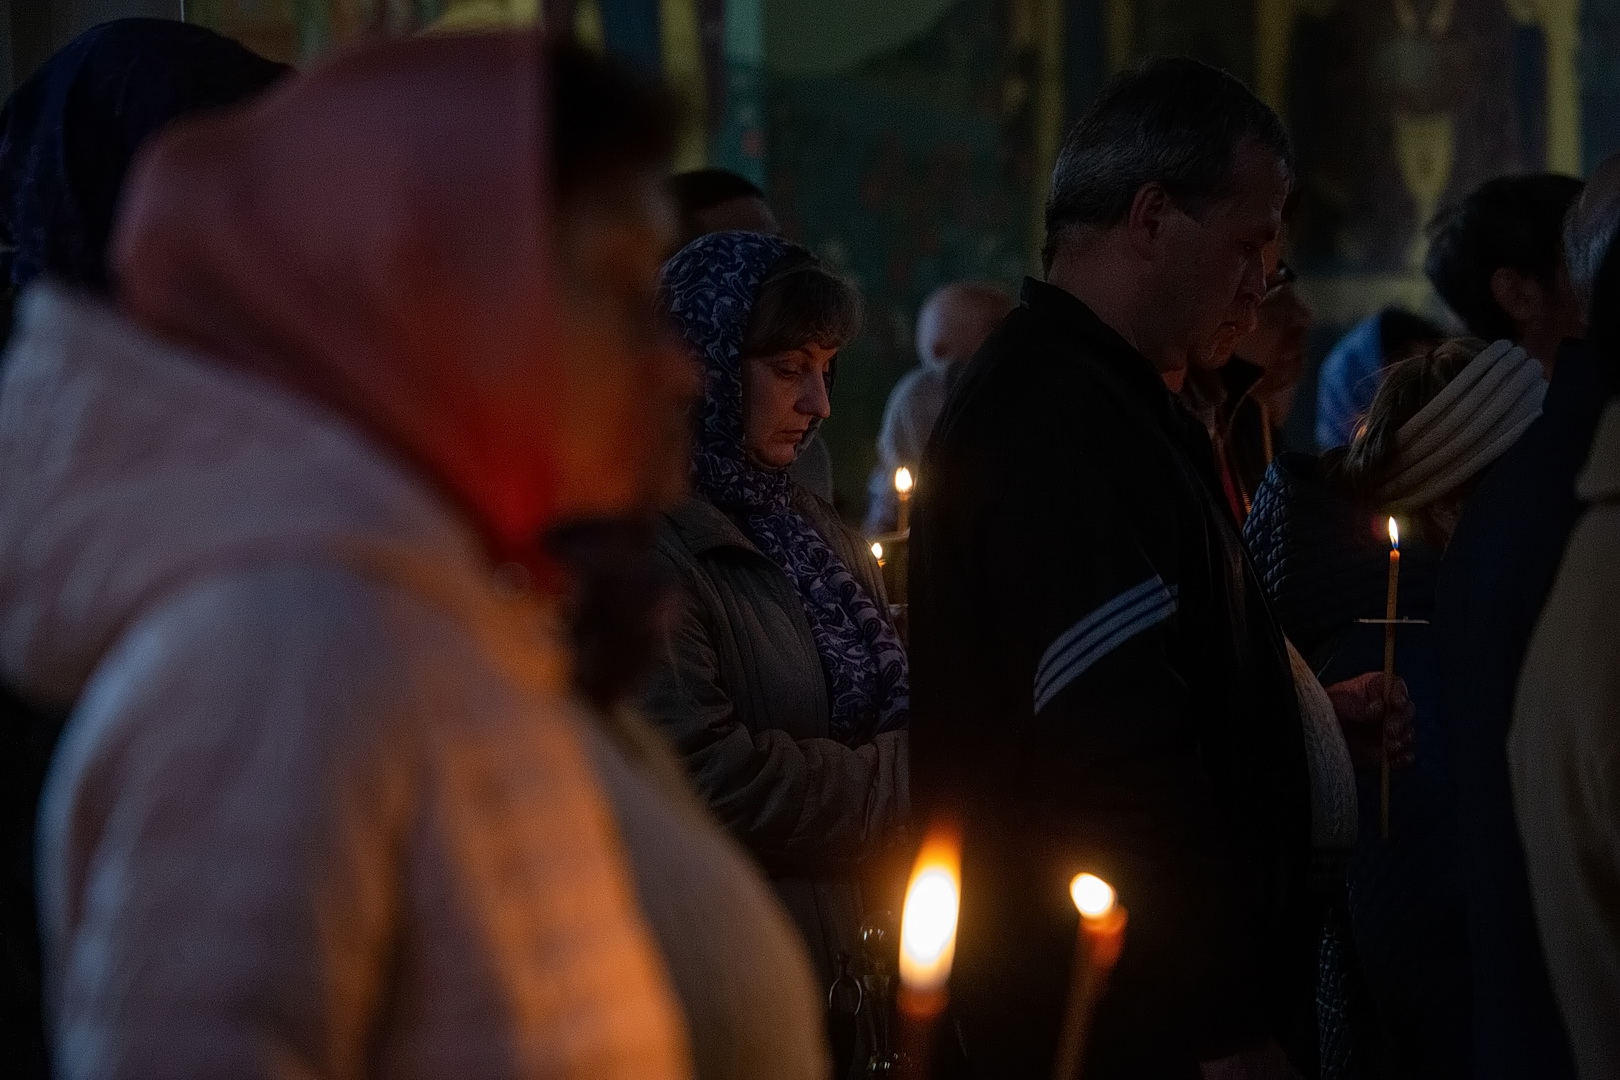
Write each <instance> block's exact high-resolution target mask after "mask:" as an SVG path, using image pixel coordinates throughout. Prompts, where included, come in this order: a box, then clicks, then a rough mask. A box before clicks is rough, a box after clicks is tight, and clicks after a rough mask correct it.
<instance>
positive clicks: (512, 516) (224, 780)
mask: <svg viewBox="0 0 1620 1080" xmlns="http://www.w3.org/2000/svg"><path fill="white" fill-rule="evenodd" d="M548 55H549V57H550V59H551V61H552V66H551V67H550V68H546V67H543V66H542V64H541V63H540V56H541V49H540V47H539V46H538V44H537V42H536V40H535V38H533V37H532V36H523V35H513V36H487V37H484V36H479V37H465V38H442V39H434V40H418V41H413V42H407V43H402V44H397V45H391V46H386V47H382V48H377V49H373V50H369V51H364V52H359V53H355V54H351V55H349V56H347V57H344V58H342V59H339V60H338V61H336V62H335V63H332V64H330V65H328V66H326V67H324V68H322V69H319V70H317V71H316V72H314V73H313V74H311V75H308V76H305V77H302V78H300V79H297V80H294V81H293V82H292V83H291V84H289V85H287V86H284V87H283V88H282V89H280V90H278V91H276V92H273V93H272V94H270V95H268V96H267V97H266V98H264V99H263V100H262V101H261V102H260V103H258V104H256V105H254V106H252V107H250V108H247V109H244V110H240V111H237V112H233V113H226V114H220V115H218V116H215V117H212V118H208V119H204V120H201V121H198V122H195V123H192V124H190V125H189V126H183V127H181V128H178V129H176V130H174V131H173V132H172V133H170V134H169V135H167V136H164V137H163V138H161V139H159V140H158V143H157V144H156V146H155V147H154V149H153V150H152V151H151V152H150V153H149V154H148V155H147V157H146V158H145V160H144V161H143V162H142V163H140V164H139V165H138V166H137V167H136V169H135V171H134V173H133V175H132V178H131V181H130V187H129V189H128V190H127V192H126V195H125V200H124V210H123V213H122V217H121V221H120V225H119V228H118V230H117V234H116V237H115V241H116V242H115V260H114V262H115V269H116V277H117V284H118V292H119V298H120V306H121V308H122V311H121V312H120V311H114V310H112V309H110V308H107V307H104V306H101V305H100V304H98V303H96V302H93V301H91V300H89V299H87V298H85V297H82V296H78V295H75V294H71V293H68V292H65V291H61V290H58V289H54V288H51V287H48V286H47V287H44V288H42V289H39V290H36V291H35V292H33V293H31V294H30V295H29V296H27V297H25V298H24V303H23V312H22V318H21V323H20V326H19V331H18V335H17V337H16V339H15V340H14V343H13V348H12V355H11V357H10V358H9V360H8V364H7V370H6V374H5V381H4V385H3V388H0V665H3V675H4V677H5V679H6V680H7V681H8V682H10V683H12V684H14V685H16V686H18V687H20V688H21V689H22V690H23V691H25V692H26V693H27V694H29V695H30V696H32V697H34V698H36V699H38V700H39V701H41V702H43V703H47V704H58V705H66V704H69V703H72V704H74V712H73V716H72V719H71V720H70V722H69V725H68V728H67V731H66V733H65V735H64V738H63V743H62V746H61V748H60V750H59V752H58V757H57V760H56V762H55V765H54V767H53V773H52V776H51V779H50V782H49V785H48V789H47V792H46V796H45V800H44V803H43V806H42V810H41V826H40V836H41V849H40V851H41V858H40V876H41V883H40V892H41V899H42V904H41V910H42V920H43V923H44V926H43V930H44V938H45V943H46V954H47V961H48V978H49V982H50V985H49V987H48V991H49V996H48V1002H49V1008H50V1014H51V1020H52V1027H53V1037H54V1046H55V1049H56V1053H57V1062H56V1065H57V1072H58V1074H59V1075H62V1076H65V1077H89V1076H96V1077H123V1076H165V1077H189V1076H195V1077H223V1076H230V1077H360V1076H377V1077H415V1076H423V1077H427V1076H455V1077H458V1078H459V1077H474V1078H482V1077H541V1076H544V1077H593V1078H594V1077H626V1078H628V1077H653V1078H660V1077H671V1078H675V1077H684V1076H687V1075H689V1074H690V1073H691V1072H692V1062H693V1061H695V1062H696V1064H697V1071H698V1072H699V1073H700V1074H701V1075H726V1073H725V1072H724V1071H723V1070H721V1069H719V1068H716V1067H715V1066H714V1065H713V1063H714V1062H718V1061H730V1062H733V1063H735V1064H734V1065H733V1068H734V1069H749V1070H751V1072H748V1073H744V1072H737V1073H736V1075H786V1076H794V1077H801V1076H802V1077H806V1078H808V1077H811V1076H815V1075H817V1074H818V1072H819V1071H820V1070H821V1068H822V1062H821V1060H820V1057H819V1050H818V1049H817V1047H816V1041H817V1036H818V1032H817V1030H816V1027H817V1009H816V1002H815V1000H814V997H813V994H812V991H811V990H810V985H811V984H810V981H809V976H808V973H807V970H806V962H805V959H804V956H803V952H802V948H800V947H799V946H798V945H797V944H796V943H795V942H794V941H793V939H792V936H791V930H790V929H789V928H788V926H787V925H786V923H785V920H784V918H783V916H782V915H781V913H780V912H779V911H778V910H777V909H776V908H775V907H774V906H773V905H772V903H771V901H770V900H769V898H768V896H767V894H766V891H765V887H764V886H763V884H762V883H761V882H760V881H759V880H758V878H757V876H756V875H755V874H754V873H753V871H751V870H750V869H749V868H748V866H747V863H746V860H745V859H744V857H743V856H741V855H740V854H739V853H738V852H737V851H736V850H735V849H734V847H732V846H731V843H730V841H728V840H727V839H725V838H724V837H723V836H722V835H721V834H720V833H719V832H718V830H717V829H716V828H715V827H714V826H713V825H712V824H711V823H710V822H709V821H708V820H707V818H706V817H704V816H703V814H702V813H701V811H699V810H698V809H697V808H696V806H695V804H694V803H693V802H692V801H691V799H690V798H689V797H688V796H687V795H686V794H685V792H684V791H682V790H681V788H680V787H679V785H678V783H676V782H674V781H673V780H672V779H671V777H673V776H674V775H675V773H676V770H675V769H674V768H673V767H670V766H668V764H667V761H666V760H665V759H663V758H661V757H660V753H661V751H660V750H659V749H658V748H657V747H656V746H653V745H651V744H650V743H648V742H647V741H644V740H639V739H638V738H637V735H636V731H635V729H633V728H630V727H626V726H624V725H622V724H621V725H619V726H616V727H614V728H612V729H609V728H607V727H606V726H604V725H599V724H598V723H596V722H595V721H594V720H592V719H591V717H590V715H589V714H588V713H587V712H586V711H585V710H584V709H583V708H582V707H581V706H579V705H577V704H575V703H574V701H573V700H572V699H571V693H570V689H569V686H570V655H569V650H568V648H567V645H566V643H565V641H564V640H563V636H562V634H561V633H560V632H559V630H558V629H557V627H558V625H559V621H558V619H557V617H556V616H555V615H554V614H553V611H554V608H555V605H554V603H553V600H552V599H551V598H552V596H553V595H554V594H555V592H556V590H557V588H558V586H559V584H560V581H561V577H560V573H559V571H558V570H557V569H556V567H554V566H553V565H552V564H551V563H550V562H549V561H548V560H547V558H546V557H545V556H544V555H542V554H541V552H542V545H541V542H540V541H541V537H542V536H543V535H544V534H546V533H548V532H549V531H551V530H552V529H553V528H554V527H555V526H557V525H559V524H560V523H563V522H566V521H570V520H575V519H580V518H593V517H604V516H614V515H622V514H627V513H645V512H648V511H650V510H652V509H655V508H657V507H658V506H660V505H662V504H664V503H665V502H667V501H668V500H669V499H670V498H671V497H673V495H674V494H675V493H677V492H678V491H679V488H680V483H681V472H682V468H683V464H684V462H683V455H682V453H681V448H682V439H683V438H684V437H685V436H684V428H683V424H682V417H683V416H684V414H685V409H684V406H685V404H686V403H687V402H688V401H689V399H690V396H691V394H692V393H693V390H694V379H693V375H692V372H691V371H690V370H689V369H688V368H687V366H686V364H685V362H684V361H683V360H682V359H681V358H680V356H679V354H678V353H677V352H676V351H675V350H673V349H672V348H671V347H670V346H669V343H668V342H667V341H666V339H665V336H664V333H663V331H662V329H661V327H660V326H659V324H658V323H657V321H656V319H655V318H654V316H653V314H652V312H653V288H654V278H655V274H656V269H657V262H658V257H659V255H660V253H661V251H662V250H663V247H664V245H665V244H666V243H667V241H668V237H669V233H670V230H671V222H670V215H669V212H668V209H667V207H665V206H664V205H663V203H662V195H661V186H660V183H659V180H660V178H659V175H658V169H657V165H658V160H657V159H658V157H659V155H660V154H661V153H662V152H665V151H667V140H668V136H667V135H665V136H663V137H662V138H660V139H652V138H651V137H644V138H640V139H639V141H638V139H637V138H635V137H630V138H618V139H613V138H612V137H611V135H612V133H613V132H614V131H615V130H617V131H618V133H619V135H621V136H624V135H627V134H628V135H629V136H635V135H636V134H637V131H636V130H633V129H635V127H636V123H638V122H639V123H640V131H641V134H643V135H645V134H646V132H647V131H650V130H652V129H656V128H658V127H660V126H661V125H662V124H663V122H664V120H665V119H667V118H664V117H662V116H658V115H654V114H656V113H657V112H658V108H657V107H654V106H651V105H649V102H650V101H651V100H652V99H650V98H649V99H646V100H643V101H641V102H640V103H639V106H638V104H637V102H635V101H634V100H632V98H633V97H634V95H630V97H626V98H623V99H622V100H620V101H619V102H617V103H616V104H617V105H619V106H623V108H621V109H620V111H619V113H618V114H617V115H616V114H615V112H614V107H615V103H614V102H611V101H608V102H604V101H603V100H601V99H599V98H598V99H596V100H592V101H590V102H589V103H588V105H582V104H581V102H580V101H579V100H578V99H579V96H580V88H579V86H577V85H574V86H572V87H570V86H569V84H568V82H567V79H565V78H564V77H563V76H564V75H565V74H566V73H568V72H572V77H574V78H575V79H576V81H577V79H578V78H580V77H582V75H583V76H585V77H587V78H586V81H587V82H589V81H590V80H589V78H588V77H589V76H590V74H591V71H592V70H593V69H591V67H590V63H589V62H587V61H585V60H583V59H582V58H581V57H579V56H578V55H576V54H571V53H566V52H559V51H558V50H549V51H548ZM542 72H544V73H546V75H547V76H548V77H547V78H542ZM597 75H598V76H600V72H599V71H598V72H597ZM596 85H597V88H598V89H601V88H603V87H605V88H607V89H609V90H611V89H613V86H614V83H613V80H612V79H611V78H608V79H606V80H603V79H602V78H600V77H598V78H597V83H596ZM548 86H549V87H550V88H551V89H552V90H553V91H554V92H555V94H554V97H555V100H554V101H553V102H552V107H551V108H550V109H549V110H547V109H543V108H542V104H543V101H544V99H545V97H546V92H545V91H546V87H548ZM619 89H620V91H621V92H623V87H622V86H621V87H620V88H619ZM638 107H639V108H640V110H641V115H640V120H639V121H636V120H635V119H634V114H635V113H636V109H637V108H638ZM592 110H594V112H595V115H596V117H597V120H596V126H597V128H599V129H603V130H605V131H607V132H608V133H609V136H610V137H609V138H608V140H607V141H605V142H604V141H602V140H601V139H600V138H596V137H595V135H593V134H591V130H590V126H589V125H585V126H583V127H582V125H581V124H580V123H579V122H578V118H579V116H580V115H582V114H584V113H586V112H590V111H592ZM547 116H549V117H550V118H551V119H552V121H553V123H552V124H551V125H549V126H550V127H551V128H552V130H551V132H550V134H549V136H548V135H547V134H546V133H545V132H543V130H542V129H543V128H545V127H547V126H548V125H546V124H544V123H542V118H543V117H547ZM626 117H631V119H630V120H626ZM616 124H617V125H618V127H617V129H616V128H615V125H616ZM626 124H629V127H628V128H627V127H626V126H625V125H626ZM665 126H667V125H665ZM597 134H600V132H599V131H598V132H597ZM548 139H549V140H550V141H551V142H552V143H553V145H554V152H547V151H546V150H545V147H546V145H547V140H548ZM548 157H551V158H553V159H554V160H555V162H556V166H557V167H556V169H555V170H548V169H546V168H544V162H545V161H546V160H547V158H548ZM554 205H561V206H562V207H563V209H564V212H563V213H562V214H560V215H558V216H556V217H555V220H553V215H552V214H551V213H550V209H549V208H550V207H552V206H554ZM554 267H555V269H554ZM699 912H701V913H703V914H705V915H707V916H709V919H708V921H704V920H702V919H699V918H698V916H697V913H699ZM694 923H696V924H698V925H694ZM677 927H680V928H683V929H685V930H686V931H687V933H686V934H685V936H682V935H681V934H678V933H676V928H677ZM733 937H735V938H737V939H738V940H732V938H733ZM717 958H723V959H717ZM698 986H705V987H707V988H708V993H707V994H706V995H704V994H699V993H698V992H696V990H695V989H694V988H695V987H698ZM762 996H763V997H768V998H769V999H770V1000H769V1001H768V1002H765V1003H764V1008H765V1013H764V1014H763V1015H761V1014H760V1013H758V1010H759V1009H760V1008H761V1005H762V1003H761V1002H760V1001H759V1000H757V999H758V998H760V997H762ZM745 1010H753V1012H749V1011H745ZM683 1012H684V1014H685V1015H684V1017H683ZM683 1019H685V1020H686V1021H687V1023H686V1024H683V1023H682V1021H683Z"/></svg>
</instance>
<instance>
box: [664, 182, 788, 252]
mask: <svg viewBox="0 0 1620 1080" xmlns="http://www.w3.org/2000/svg"><path fill="white" fill-rule="evenodd" d="M669 190H670V193H671V194H672V195H674V197H675V207H676V209H677V211H678V212H679V213H680V246H681V247H685V246H686V245H687V244H690V243H691V242H692V241H693V240H696V239H697V238H698V237H700V236H707V235H708V234H709V233H716V232H731V231H740V232H757V233H766V234H767V235H770V236H775V235H777V234H778V233H780V232H781V231H782V229H781V226H780V225H778V224H777V223H776V215H775V214H774V213H772V212H771V207H770V204H769V203H767V202H766V201H765V193H764V192H763V191H761V190H760V189H759V186H758V185H756V184H755V183H754V182H753V181H751V180H748V179H745V178H744V177H741V176H738V175H737V174H736V173H734V172H729V171H727V170H725V169H694V170H692V171H690V172H683V173H676V174H675V175H674V176H672V177H670V179H669Z"/></svg>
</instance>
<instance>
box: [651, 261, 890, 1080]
mask: <svg viewBox="0 0 1620 1080" xmlns="http://www.w3.org/2000/svg"><path fill="white" fill-rule="evenodd" d="M663 289H664V295H665V298H666V301H667V303H668V305H669V310H670V312H671V315H672V316H673V318H674V322H675V325H676V327H677V329H678V330H679V332H680V335H681V337H682V340H683V341H684V342H685V344H686V346H687V347H688V348H689V349H690V350H691V351H692V352H693V353H694V354H695V355H696V356H698V357H699V358H700V359H701V361H702V364H703V368H704V371H705V373H706V378H705V391H704V397H703V401H702V404H701V405H700V407H699V426H698V439H697V450H696V454H695V457H694V463H693V470H692V475H693V482H694V484H693V486H694V488H695V491H694V493H693V495H692V496H691V497H690V498H688V499H687V500H686V501H685V502H684V503H683V504H682V505H681V506H679V507H677V508H676V509H675V510H673V511H671V512H669V513H668V514H667V515H666V516H665V518H664V521H663V523H662V526H661V528H660V530H659V536H658V551H659V554H660V556H661V557H662V559H663V561H664V562H665V563H666V564H667V567H668V569H669V570H670V572H671V573H672V575H673V577H674V580H675V582H676V584H677V585H678V587H679V591H680V594H681V605H680V611H679V615H678V618H677V620H676V622H675V625H674V627H673V630H672V632H671V636H670V638H669V642H668V646H667V649H666V651H665V654H664V657H663V662H662V663H661V664H660V665H659V666H658V668H657V669H656V670H655V672H654V674H653V677H652V680H651V685H650V687H649V690H648V694H647V698H646V709H647V712H648V714H649V716H650V717H651V718H652V720H653V721H654V723H656V724H657V725H658V726H659V727H660V728H662V729H663V731H664V733H665V734H666V735H667V736H668V737H669V739H670V741H671V743H672V744H673V745H674V747H675V749H676V751H677V752H678V753H679V754H680V755H681V756H682V757H683V758H684V759H685V761H686V766H687V769H688V771H689V773H690V774H691V777H692V779H693V781H694V782H695V783H696V785H697V788H698V791H699V793H700V794H701V795H702V796H703V798H704V799H705V801H706V802H707V803H708V805H709V807H710V809H711V810H713V812H714V814H715V815H716V816H717V817H718V818H719V819H720V820H721V821H722V822H723V823H724V824H725V825H726V826H727V827H729V828H730V829H731V831H732V833H733V834H734V835H736V836H737V837H738V838H739V839H740V840H741V841H742V842H743V844H744V845H746V846H747V848H748V849H749V851H751V852H752V853H753V854H754V857H755V858H756V859H757V860H758V861H759V864H760V865H761V866H762V867H763V868H764V869H765V871H766V872H767V873H768V874H769V875H770V877H771V881H772V884H774V885H775V887H776V891H777V894H778V895H779V896H780V897H781V898H782V900H783V902H784V903H785V904H786V905H787V908H788V911H789V912H790V913H791V914H792V916H793V919H794V921H795V922H796V923H797V924H798V926H799V929H800V931H801V932H802V933H803V934H804V937H805V940H806V941H807V942H808V943H809V946H810V952H811V956H812V958H813V959H814V961H815V964H816V970H817V974H818V976H819V977H820V986H821V989H822V992H823V995H824V996H826V995H830V999H829V1004H830V1006H831V1009H832V1013H831V1015H830V1016H829V1031H830V1033H831V1036H832V1043H833V1051H834V1071H835V1073H836V1075H839V1076H843V1075H846V1074H847V1075H849V1076H852V1077H853V1076H864V1075H866V1067H867V1057H868V1056H869V1054H870V1052H871V1047H870V1046H869V1045H868V1044H867V1043H866V1041H865V1040H864V1038H858V1037H857V1036H858V1035H859V1034H861V1033H864V1030H865V1027H866V1024H865V1018H864V1017H862V1018H861V1022H860V1023H859V1024H857V1023H856V1018H855V1016H854V1015H853V1012H852V1010H853V1009H854V1008H855V1007H856V1006H857V1005H859V1004H861V1002H860V1001H859V1000H858V996H851V995H847V994H845V993H844V992H843V991H845V990H848V989H850V987H849V984H848V981H847V980H842V981H841V980H840V976H841V975H843V974H846V973H847V974H849V975H858V974H860V973H861V972H860V964H861V943H860V927H861V921H862V918H863V916H864V915H865V914H866V913H867V907H866V905H865V903H864V896H865V895H867V894H866V893H865V891H864V890H863V886H862V877H863V874H864V873H866V872H870V871H873V870H874V869H876V866H877V864H878V861H879V859H880V857H881V855H882V854H883V853H884V852H885V850H886V849H887V848H888V847H889V846H890V845H892V844H893V843H894V842H895V841H896V840H898V839H899V838H900V830H901V829H902V828H903V826H904V825H905V823H906V818H907V813H908V810H909V803H910V799H909V784H908V779H907V770H908V767H909V761H910V758H909V753H908V744H907V735H906V722H907V717H908V715H909V711H910V689H909V681H908V676H907V664H906V656H905V652H904V650H903V649H902V647H901V644H900V640H899V637H898V636H897V634H896V633H895V629H894V627H893V625H892V624H891V622H890V620H889V613H888V604H887V599H886V597H885V596H884V592H883V584H882V580H881V578H880V576H879V574H878V566H877V562H876V560H874V559H873V558H872V556H871V554H870V552H868V550H867V548H866V544H865V543H864V542H863V541H862V539H861V537H860V536H859V534H857V533H856V532H855V531H854V530H853V529H851V528H849V527H848V526H847V525H845V524H844V523H843V522H841V521H840V520H839V519H838V515H837V513H836V512H834V511H833V509H832V507H831V506H829V505H828V504H827V503H826V502H825V501H823V500H821V499H819V498H817V497H816V496H815V495H813V494H811V493H810V492H808V491H806V490H805V489H804V488H802V487H801V486H800V485H799V484H798V483H797V482H796V481H794V480H793V478H792V476H791V475H790V473H789V471H788V470H789V468H790V466H791V465H792V463H793V461H794V458H795V457H796V456H797V454H798V452H799V449H800V447H802V446H803V445H804V441H805V439H806V438H807V437H808V435H809V433H810V432H811V431H812V430H813V429H814V427H815V426H816V425H817V424H819V423H820V422H821V421H822V420H824V419H826V417H827V416H828V415H829V413H830V406H829V404H828V398H827V378H828V374H829V372H830V370H831V366H832V362H833V358H834V356H835V355H836V354H837V352H838V350H839V349H840V348H842V347H843V346H844V345H845V344H847V343H848V342H849V341H850V340H851V339H852V338H854V336H855V335H856V333H857V332H858V331H859V329H860V320H861V301H860V295H859V294H858V293H857V292H856V291H855V290H854V287H853V286H852V285H850V284H849V283H848V282H847V281H845V280H844V279H843V278H841V277H839V276H838V275H836V274H834V273H832V272H831V271H829V270H828V269H827V268H826V267H825V266H823V265H822V264H821V262H820V261H819V260H817V259H816V258H815V257H814V256H813V255H811V254H810V253H809V252H808V251H805V250H804V249H803V248H799V247H795V246H792V245H790V244H787V243H785V242H784V241H781V240H778V239H775V238H774V237H768V236H763V235H761V234H758V233H740V232H730V233H717V234H713V235H710V236H706V237H703V238H701V239H699V240H697V241H694V242H693V243H692V244H689V245H688V246H687V247H685V248H683V249H682V250H681V251H680V253H679V254H677V255H676V256H675V257H674V258H673V259H671V260H670V262H669V264H668V265H667V266H666V267H665V269H664V283H663ZM835 983H839V984H840V985H839V986H838V987H837V988H836V989H837V990H838V991H839V992H837V993H834V990H835ZM870 1007H872V1008H876V1007H878V1006H877V1004H876V1003H872V1004H871V1005H870Z"/></svg>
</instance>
